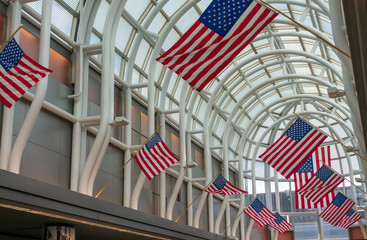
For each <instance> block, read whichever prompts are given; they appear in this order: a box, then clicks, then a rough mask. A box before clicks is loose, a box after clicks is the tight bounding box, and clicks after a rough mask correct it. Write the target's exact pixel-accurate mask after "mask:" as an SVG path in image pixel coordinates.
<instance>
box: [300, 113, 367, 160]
mask: <svg viewBox="0 0 367 240" xmlns="http://www.w3.org/2000/svg"><path fill="white" fill-rule="evenodd" d="M293 113H294V114H296V115H297V116H298V117H300V118H302V119H303V120H305V121H306V122H307V123H309V124H310V125H312V126H313V127H315V128H317V129H318V130H319V131H320V132H322V133H324V134H325V135H327V136H329V137H331V138H332V139H333V140H334V141H336V142H338V143H340V144H341V145H342V146H343V147H345V148H346V149H348V150H349V151H352V152H354V153H355V154H356V155H358V156H359V157H360V158H362V159H363V160H365V161H367V159H366V158H364V157H363V156H361V155H360V154H359V153H358V152H357V151H355V150H353V149H352V148H350V147H348V146H346V145H344V144H343V143H342V142H340V141H339V140H338V139H336V138H334V137H333V136H331V135H330V134H328V133H326V132H324V131H323V130H321V129H320V128H319V127H317V126H315V125H314V124H312V123H311V122H310V121H308V120H307V119H305V118H304V117H302V116H301V115H299V114H298V113H296V112H293Z"/></svg>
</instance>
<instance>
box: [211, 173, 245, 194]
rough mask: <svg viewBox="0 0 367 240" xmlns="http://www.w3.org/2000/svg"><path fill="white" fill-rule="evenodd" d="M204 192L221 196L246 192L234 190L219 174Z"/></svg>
mask: <svg viewBox="0 0 367 240" xmlns="http://www.w3.org/2000/svg"><path fill="white" fill-rule="evenodd" d="M205 192H209V193H219V194H223V195H234V194H244V193H247V192H246V191H244V190H242V189H239V188H236V187H235V186H233V185H232V184H231V183H230V182H229V181H227V179H225V178H224V177H223V176H222V174H220V175H219V176H218V177H217V178H216V179H215V180H214V181H213V182H212V184H210V185H209V186H208V187H207V188H206V189H205Z"/></svg>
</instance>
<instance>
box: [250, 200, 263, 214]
mask: <svg viewBox="0 0 367 240" xmlns="http://www.w3.org/2000/svg"><path fill="white" fill-rule="evenodd" d="M251 207H252V208H253V209H254V210H255V211H256V212H257V213H259V212H261V210H263V208H264V207H265V206H264V204H262V202H260V200H259V199H257V198H256V199H255V201H254V202H253V203H251Z"/></svg>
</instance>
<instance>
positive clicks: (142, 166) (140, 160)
mask: <svg viewBox="0 0 367 240" xmlns="http://www.w3.org/2000/svg"><path fill="white" fill-rule="evenodd" d="M145 151H146V149H145V146H144V147H143V148H142V149H141V150H140V151H139V152H138V153H137V154H136V155H135V158H136V160H137V162H138V164H139V166H140V169H141V170H142V171H143V172H144V174H145V176H146V177H147V178H148V179H149V180H151V179H152V178H153V177H154V176H155V174H154V172H153V171H152V169H151V168H150V166H149V165H147V164H145V159H144V156H143V152H145ZM146 168H147V169H148V170H146ZM148 172H149V173H150V174H151V175H153V177H151V176H150V175H149V173H148Z"/></svg>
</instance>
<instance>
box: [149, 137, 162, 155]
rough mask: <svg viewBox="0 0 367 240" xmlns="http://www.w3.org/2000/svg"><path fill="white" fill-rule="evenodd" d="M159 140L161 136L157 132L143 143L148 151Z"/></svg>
mask: <svg viewBox="0 0 367 240" xmlns="http://www.w3.org/2000/svg"><path fill="white" fill-rule="evenodd" d="M160 141H162V138H161V136H159V134H158V133H155V134H154V136H153V137H152V138H151V139H150V140H149V141H148V142H147V143H146V144H145V146H146V148H147V149H148V151H150V149H152V148H153V147H154V146H155V145H157V144H158V143H159V142H160Z"/></svg>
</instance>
